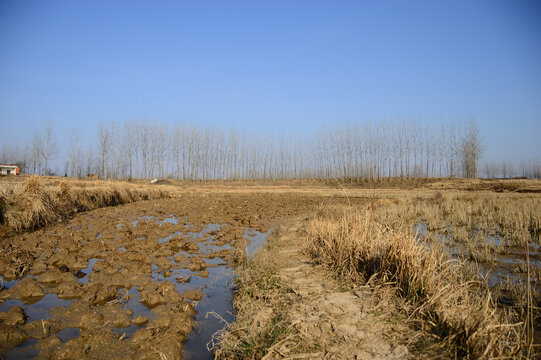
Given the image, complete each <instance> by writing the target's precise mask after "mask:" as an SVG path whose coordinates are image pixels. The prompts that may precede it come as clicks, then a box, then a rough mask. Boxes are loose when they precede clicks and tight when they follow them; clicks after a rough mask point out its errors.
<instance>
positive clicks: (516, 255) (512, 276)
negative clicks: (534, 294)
mask: <svg viewBox="0 0 541 360" xmlns="http://www.w3.org/2000/svg"><path fill="white" fill-rule="evenodd" d="M413 231H414V233H415V234H416V236H417V238H418V239H419V240H423V239H425V238H429V237H432V238H433V239H436V240H437V241H438V243H439V244H440V245H442V246H443V247H444V249H445V250H446V251H447V253H449V254H450V255H451V256H452V257H454V258H468V257H474V259H475V255H472V254H471V249H468V247H467V245H466V244H463V243H459V242H457V241H455V240H454V239H453V236H452V229H447V230H446V231H445V233H441V232H440V231H433V232H430V231H429V230H428V228H427V226H426V224H423V223H418V224H415V225H414V226H413ZM471 235H472V236H474V239H480V240H481V241H482V243H480V244H474V245H475V246H478V247H479V249H482V250H486V249H484V247H488V253H489V256H490V257H491V259H490V260H489V261H486V260H484V259H482V260H476V263H477V264H478V268H479V274H480V276H481V277H482V278H485V279H486V280H487V284H488V286H489V287H491V288H493V287H495V286H497V285H500V284H502V283H504V282H506V281H510V282H511V283H513V284H518V283H520V282H523V283H525V282H526V280H527V276H526V274H525V273H522V272H517V271H515V270H516V269H517V268H518V267H520V266H525V264H526V255H525V251H524V250H523V249H517V248H514V247H508V246H505V245H503V244H504V241H503V239H502V238H501V237H499V236H497V235H494V234H491V235H486V236H485V235H484V233H483V232H482V231H480V230H479V231H474V233H472V234H471ZM427 245H428V246H430V244H429V243H427ZM538 249H539V246H537V245H536V244H529V251H528V255H529V265H530V268H541V254H539V252H538ZM530 280H531V284H532V287H533V288H534V290H535V291H538V292H539V291H541V287H540V286H541V284H535V279H534V278H531V279H530Z"/></svg>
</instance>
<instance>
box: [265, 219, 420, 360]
mask: <svg viewBox="0 0 541 360" xmlns="http://www.w3.org/2000/svg"><path fill="white" fill-rule="evenodd" d="M301 227H302V220H301V219H300V218H294V219H291V220H289V221H287V222H285V223H284V224H283V225H282V226H281V228H280V235H279V237H278V238H277V239H276V240H275V242H274V244H273V245H272V248H270V249H266V250H264V252H267V254H261V256H262V258H263V259H264V258H266V257H267V258H272V259H274V261H275V264H276V266H277V268H278V274H279V276H280V279H281V281H282V282H283V283H284V284H285V285H286V286H287V287H290V288H291V289H292V291H293V292H294V293H295V294H296V300H295V301H294V302H293V303H292V305H291V306H290V307H289V308H288V309H287V310H286V312H287V315H286V316H287V318H288V319H289V321H290V331H291V334H292V335H290V337H289V338H286V339H284V340H282V341H281V342H278V343H277V344H275V345H274V346H272V347H271V348H270V351H269V352H268V353H267V355H266V356H265V358H267V359H293V358H295V359H404V358H411V357H412V355H411V354H410V352H409V351H408V348H407V346H406V342H407V340H409V339H412V338H413V337H414V334H413V332H412V330H411V329H410V328H408V327H407V326H405V325H404V321H403V319H398V318H397V317H396V315H395V316H394V317H393V315H392V314H389V313H388V311H387V310H388V309H387V310H385V309H383V307H387V306H388V303H387V302H386V300H385V299H383V300H381V299H380V297H379V296H376V295H374V294H373V293H372V291H371V290H370V288H368V287H365V288H357V289H355V290H352V289H350V288H348V287H347V286H345V284H340V282H339V281H337V280H336V279H334V278H332V276H331V275H330V274H329V272H328V271H325V269H322V268H320V267H319V266H317V265H314V264H313V263H312V262H311V261H310V259H309V258H308V257H307V256H305V255H303V254H302V253H301V236H302V235H301V230H300V228H301ZM400 320H402V321H400ZM299 343H301V344H302V346H301V347H299ZM303 348H304V349H308V350H307V351H304V352H303Z"/></svg>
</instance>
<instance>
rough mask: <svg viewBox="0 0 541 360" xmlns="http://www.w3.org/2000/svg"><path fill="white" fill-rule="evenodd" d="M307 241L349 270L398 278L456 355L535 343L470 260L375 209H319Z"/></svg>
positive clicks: (498, 352) (333, 264) (371, 278)
mask: <svg viewBox="0 0 541 360" xmlns="http://www.w3.org/2000/svg"><path fill="white" fill-rule="evenodd" d="M304 248H305V251H306V252H307V253H308V254H309V255H311V256H312V257H313V258H315V259H316V260H317V261H318V262H320V263H322V264H324V265H326V266H328V267H330V268H332V269H334V270H336V271H337V272H338V273H339V274H341V275H342V276H347V277H350V278H353V279H354V280H356V281H362V282H370V283H376V284H380V285H381V284H385V285H391V286H394V287H395V288H396V290H397V292H398V293H399V295H400V296H401V297H402V298H403V299H405V300H406V302H407V303H408V304H410V305H413V306H409V307H408V308H410V310H409V311H410V312H411V315H412V316H417V317H419V318H421V319H422V321H421V323H422V324H423V327H427V328H428V329H429V330H430V331H431V332H433V333H434V334H435V335H437V336H438V337H439V338H440V339H442V340H443V341H444V342H446V343H448V344H450V345H451V348H452V349H451V350H452V352H454V353H455V355H456V356H459V357H466V358H478V357H483V358H485V357H501V356H503V357H519V356H521V355H522V354H523V351H524V349H525V348H526V347H527V345H528V344H526V341H525V336H524V331H523V327H522V326H520V324H515V323H514V322H513V321H512V320H510V318H509V317H506V316H504V315H503V314H502V313H501V312H499V311H498V310H497V307H496V304H495V303H494V301H493V298H492V296H491V292H490V290H489V289H488V287H487V286H486V285H485V284H484V282H483V281H481V280H480V279H479V278H478V277H477V276H476V275H475V273H474V272H472V271H469V270H468V267H467V266H466V265H465V264H464V263H463V262H460V261H458V260H450V259H449V257H448V256H447V255H446V254H444V253H443V252H441V251H439V250H437V249H435V248H431V247H429V246H427V244H424V243H423V242H422V241H421V240H419V239H418V238H416V237H415V235H414V234H412V233H411V231H407V230H405V229H397V228H396V227H395V226H393V227H392V228H391V227H389V226H387V225H386V224H384V223H381V222H379V221H376V219H375V218H374V216H373V209H372V210H370V209H366V210H356V211H353V210H352V211H349V212H344V213H343V214H339V215H336V216H332V214H329V212H328V211H325V210H323V211H320V214H319V215H318V216H316V218H315V219H313V220H312V221H311V222H310V223H309V224H308V226H307V234H306V237H305V244H304Z"/></svg>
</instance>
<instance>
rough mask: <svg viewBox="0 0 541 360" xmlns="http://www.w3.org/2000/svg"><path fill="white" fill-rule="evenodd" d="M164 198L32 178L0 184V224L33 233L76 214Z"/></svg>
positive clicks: (115, 185)
mask: <svg viewBox="0 0 541 360" xmlns="http://www.w3.org/2000/svg"><path fill="white" fill-rule="evenodd" d="M168 196H170V194H169V192H168V191H165V190H162V189H160V188H158V187H155V186H149V185H133V184H129V183H123V182H107V181H77V180H59V179H57V178H42V177H39V176H32V177H28V178H27V179H26V180H25V181H22V182H3V183H2V184H0V224H3V225H5V226H7V227H8V228H11V229H13V230H15V231H23V230H33V229H37V228H40V227H43V226H46V225H48V224H51V223H54V222H57V221H59V220H61V219H63V218H67V217H69V216H71V215H73V214H74V213H77V212H81V211H88V210H93V209H97V208H100V207H105V206H114V205H119V204H125V203H130V202H134V201H138V200H150V199H158V198H162V197H168Z"/></svg>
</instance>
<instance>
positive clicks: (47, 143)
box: [39, 123, 58, 175]
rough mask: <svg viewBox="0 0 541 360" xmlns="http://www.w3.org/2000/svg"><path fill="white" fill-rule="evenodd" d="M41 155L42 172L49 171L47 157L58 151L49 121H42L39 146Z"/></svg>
mask: <svg viewBox="0 0 541 360" xmlns="http://www.w3.org/2000/svg"><path fill="white" fill-rule="evenodd" d="M39 149H40V152H41V157H42V158H43V161H44V173H45V174H46V175H47V174H49V173H50V170H49V167H48V162H49V159H50V158H52V157H53V156H55V155H56V154H57V153H58V145H57V143H56V139H55V137H54V133H53V127H52V126H51V124H49V123H43V125H42V129H41V135H40V146H39Z"/></svg>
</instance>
